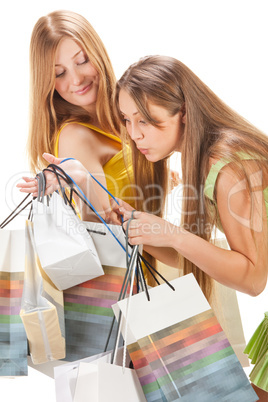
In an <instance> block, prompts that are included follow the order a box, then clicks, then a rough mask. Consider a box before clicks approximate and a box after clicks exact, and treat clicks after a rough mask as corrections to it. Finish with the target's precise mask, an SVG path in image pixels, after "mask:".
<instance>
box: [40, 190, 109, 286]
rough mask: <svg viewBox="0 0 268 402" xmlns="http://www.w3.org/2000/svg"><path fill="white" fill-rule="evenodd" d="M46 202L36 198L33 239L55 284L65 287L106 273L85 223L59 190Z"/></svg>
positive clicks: (43, 265) (44, 266) (46, 270)
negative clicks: (65, 201)
mask: <svg viewBox="0 0 268 402" xmlns="http://www.w3.org/2000/svg"><path fill="white" fill-rule="evenodd" d="M44 201H45V202H46V198H45V200H44ZM45 202H44V203H42V202H39V201H37V200H34V201H33V223H34V239H35V245H36V250H37V253H38V256H39V259H40V262H41V265H42V268H43V269H44V271H45V272H46V273H47V275H48V276H49V277H50V279H51V280H52V282H53V283H54V284H55V286H57V288H58V289H60V290H64V289H68V288H70V287H72V286H75V285H77V284H79V283H82V282H85V281H87V280H89V279H93V278H96V277H98V276H101V275H103V274H104V272H103V269H102V265H101V262H100V259H99V257H98V254H97V251H96V248H95V246H94V242H93V240H92V238H91V236H90V234H89V233H88V232H87V230H86V227H85V225H84V223H83V222H82V221H81V220H80V219H79V218H78V217H77V216H76V215H75V214H74V212H73V210H72V208H71V207H70V206H69V205H66V204H65V203H64V201H63V199H62V197H61V196H60V195H58V194H57V193H53V194H52V196H51V197H50V200H49V205H46V203H45Z"/></svg>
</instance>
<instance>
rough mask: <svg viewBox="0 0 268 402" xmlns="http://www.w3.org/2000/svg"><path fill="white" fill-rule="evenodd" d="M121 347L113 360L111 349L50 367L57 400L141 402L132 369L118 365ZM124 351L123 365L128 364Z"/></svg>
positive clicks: (143, 401)
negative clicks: (124, 362)
mask: <svg viewBox="0 0 268 402" xmlns="http://www.w3.org/2000/svg"><path fill="white" fill-rule="evenodd" d="M122 361H123V348H119V350H118V352H117V355H116V360H115V364H110V362H111V351H109V352H104V353H100V354H98V355H95V356H91V357H87V358H85V359H81V360H77V361H75V362H72V363H66V364H64V365H61V366H58V367H55V368H54V378H55V388H56V400H57V402H84V401H90V402H101V401H104V402H107V401H109V402H121V401H122V402H126V401H128V402H139V401H140V402H145V401H146V399H145V397H144V394H143V391H142V389H141V386H140V383H139V380H138V378H137V375H136V372H135V370H132V369H129V368H127V367H126V368H124V369H123V368H122V366H121V365H120V364H122ZM129 361H130V360H129V356H128V354H127V359H126V365H127V366H128V365H129Z"/></svg>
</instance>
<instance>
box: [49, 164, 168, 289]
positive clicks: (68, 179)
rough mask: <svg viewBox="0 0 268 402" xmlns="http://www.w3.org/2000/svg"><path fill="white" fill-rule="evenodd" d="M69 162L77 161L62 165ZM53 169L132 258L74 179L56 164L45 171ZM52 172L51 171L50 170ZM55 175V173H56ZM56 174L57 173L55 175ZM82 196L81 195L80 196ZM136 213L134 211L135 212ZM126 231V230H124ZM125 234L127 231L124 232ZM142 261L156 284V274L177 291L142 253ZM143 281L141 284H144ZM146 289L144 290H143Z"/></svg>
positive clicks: (139, 262) (140, 258) (139, 259)
mask: <svg viewBox="0 0 268 402" xmlns="http://www.w3.org/2000/svg"><path fill="white" fill-rule="evenodd" d="M67 160H75V159H74V158H65V159H63V160H62V161H61V163H63V162H65V161H67ZM50 168H51V169H53V172H54V170H57V171H59V172H60V173H61V175H59V176H60V177H61V178H63V179H64V180H65V181H66V182H67V183H68V184H69V185H70V187H71V188H72V189H73V192H75V193H76V194H77V195H78V196H79V197H80V199H81V200H82V201H83V202H84V203H85V204H86V205H87V206H88V207H89V208H91V210H92V211H93V212H94V213H95V214H96V215H97V216H98V218H99V219H100V220H101V222H102V223H103V224H104V225H105V227H106V228H107V229H108V231H109V232H110V233H111V234H112V236H113V237H114V239H115V240H116V241H117V243H118V244H119V245H120V247H121V248H122V249H123V250H124V251H125V252H126V256H128V257H129V258H130V255H129V253H128V251H127V248H126V247H124V246H123V244H122V243H121V242H120V240H119V239H118V238H117V237H116V235H115V234H114V232H113V231H112V230H111V228H110V227H109V225H107V223H106V222H105V220H104V219H103V218H102V216H101V215H100V214H99V213H98V211H97V210H96V209H95V208H94V206H93V205H92V204H91V202H90V201H89V200H88V199H87V197H86V195H85V194H84V192H83V191H82V189H81V188H80V187H79V185H78V184H77V183H76V182H75V181H74V180H73V178H72V177H71V176H69V175H68V174H67V173H66V172H65V171H64V170H63V169H62V168H61V167H60V166H58V165H54V164H50V165H48V167H47V168H46V169H44V170H49V169H50ZM49 171H51V170H49ZM54 173H55V172H54ZM55 174H56V173H55ZM89 174H90V176H91V177H92V178H93V179H94V180H95V181H96V182H97V183H98V184H99V185H100V186H101V187H102V188H103V189H104V190H105V191H106V192H107V193H108V194H109V195H110V196H111V197H112V198H113V199H114V200H115V202H116V203H117V204H118V205H119V202H118V201H117V199H116V198H115V197H114V195H113V194H112V193H110V191H109V190H107V189H106V188H105V187H104V186H103V185H102V184H101V183H100V182H99V181H98V180H97V179H96V178H95V177H94V176H93V175H92V174H91V173H90V172H89ZM74 187H76V188H77V190H78V192H77V191H76V190H75V188H74ZM79 193H80V194H81V195H80V194H79ZM69 202H71V200H69ZM133 212H134V211H133ZM122 220H123V217H122ZM123 230H124V229H123ZM124 232H125V231H124ZM126 244H127V247H128V246H129V244H128V241H127V243H126ZM141 261H142V262H143V263H144V265H145V266H146V268H147V269H148V271H149V272H150V274H151V275H152V276H153V278H154V279H155V280H156V282H157V283H158V284H160V283H159V281H158V280H157V278H156V277H155V274H157V275H158V276H159V277H160V278H161V279H162V280H163V281H164V282H165V283H166V284H167V285H168V286H169V287H170V288H171V289H172V290H175V289H174V287H173V286H172V285H171V284H170V283H169V282H168V281H167V280H166V279H165V278H164V276H163V275H161V274H160V273H159V272H158V271H157V270H156V269H155V268H154V267H153V266H152V265H151V264H150V263H149V262H148V261H147V260H146V259H145V258H144V257H143V256H142V255H141V254H140V253H138V265H140V268H141ZM127 263H128V258H127ZM140 274H141V277H142V278H143V281H144V283H145V278H144V274H143V270H142V269H141V270H140ZM143 281H141V283H143ZM143 289H144V288H143Z"/></svg>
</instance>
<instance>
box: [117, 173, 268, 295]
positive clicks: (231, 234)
mask: <svg viewBox="0 0 268 402" xmlns="http://www.w3.org/2000/svg"><path fill="white" fill-rule="evenodd" d="M255 179H256V180H257V181H258V178H257V174H256V176H255V178H254V180H255ZM258 188H259V190H257V191H255V192H254V193H253V194H252V197H250V196H249V194H248V192H247V190H246V189H245V182H243V181H241V180H239V179H238V178H237V177H236V175H235V174H234V172H233V171H232V170H231V169H230V168H229V167H226V168H224V169H223V171H222V172H221V173H220V175H219V178H218V180H217V204H218V210H219V215H220V219H221V222H222V225H223V229H224V232H225V235H226V238H227V240H228V242H229V245H230V248H231V250H225V249H221V248H219V247H217V246H215V245H213V244H211V243H209V242H207V241H205V240H203V239H202V238H200V237H198V236H196V235H194V234H192V233H190V232H188V231H186V230H184V229H183V228H180V227H177V226H174V225H172V224H171V223H169V222H167V221H165V220H164V219H161V218H159V217H156V216H154V215H151V214H147V213H141V212H135V213H134V217H135V219H134V220H133V221H132V222H131V224H130V231H129V239H130V243H131V244H144V245H145V247H144V249H145V250H146V251H148V252H149V253H151V254H152V255H153V256H154V257H156V258H157V259H159V260H160V261H162V262H164V263H166V264H168V265H171V266H176V264H178V253H179V254H182V255H183V256H184V257H186V258H187V259H189V260H190V261H192V262H193V263H194V264H195V265H197V266H198V267H199V268H200V269H202V270H203V271H204V272H206V273H207V274H208V275H210V276H211V277H212V278H214V279H215V280H217V281H218V282H220V283H222V284H224V285H226V286H229V287H232V288H234V289H237V290H239V291H241V292H245V293H248V294H250V295H252V296H256V295H258V294H259V293H261V292H262V291H263V289H264V288H265V285H266V281H267V271H268V255H267V254H268V253H267V218H266V210H265V205H264V198H263V192H262V188H260V186H259V187H258ZM251 208H252V218H251V221H250V211H251ZM120 212H121V213H123V214H124V220H125V219H129V218H130V212H129V211H127V210H126V208H124V207H121V211H120ZM170 248H172V249H173V252H171V251H170ZM174 251H175V253H174ZM177 266H178V265H177Z"/></svg>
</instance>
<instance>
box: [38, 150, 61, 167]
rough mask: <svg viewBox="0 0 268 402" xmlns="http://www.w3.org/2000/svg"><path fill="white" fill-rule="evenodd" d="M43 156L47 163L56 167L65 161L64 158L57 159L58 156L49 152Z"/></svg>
mask: <svg viewBox="0 0 268 402" xmlns="http://www.w3.org/2000/svg"><path fill="white" fill-rule="evenodd" d="M42 156H43V158H44V159H45V160H46V161H47V162H49V163H52V164H54V165H59V164H60V163H61V161H63V159H64V158H56V156H54V155H52V154H49V153H47V152H44V153H43V155H42Z"/></svg>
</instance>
